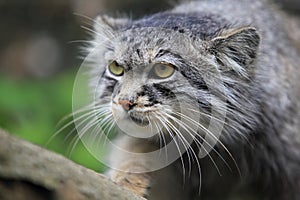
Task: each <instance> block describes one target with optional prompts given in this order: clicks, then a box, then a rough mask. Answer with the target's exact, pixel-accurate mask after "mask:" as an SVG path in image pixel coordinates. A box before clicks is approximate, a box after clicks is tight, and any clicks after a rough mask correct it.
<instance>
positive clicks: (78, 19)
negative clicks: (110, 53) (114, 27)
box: [0, 0, 300, 171]
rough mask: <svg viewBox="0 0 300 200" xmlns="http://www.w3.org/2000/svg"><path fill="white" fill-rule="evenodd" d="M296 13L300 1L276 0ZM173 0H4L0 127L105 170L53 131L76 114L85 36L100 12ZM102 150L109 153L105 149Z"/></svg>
mask: <svg viewBox="0 0 300 200" xmlns="http://www.w3.org/2000/svg"><path fill="white" fill-rule="evenodd" d="M249 1H251V0H249ZM276 2H277V3H278V4H279V5H280V6H282V7H283V8H284V9H286V11H287V12H289V13H291V14H295V15H297V14H299V13H300V1H299V0H276ZM174 3H175V2H174V1H173V2H171V3H170V1H169V0H66V1H63V0H52V1H49V0H0V24H1V26H0V127H2V128H4V129H7V130H8V131H10V132H12V133H14V134H16V135H17V136H19V137H21V138H24V139H27V140H29V141H31V142H34V143H37V144H39V145H45V144H46V143H47V142H48V143H49V144H48V145H47V147H48V148H50V149H52V150H54V151H57V152H60V153H66V152H67V153H68V154H69V155H70V157H71V158H72V159H74V160H75V161H77V162H79V163H81V164H84V165H86V166H87V167H90V168H93V169H95V170H97V171H102V170H103V166H101V165H100V164H99V162H98V161H96V160H95V159H94V158H93V157H92V156H90V155H89V154H88V153H87V152H86V150H85V149H84V147H83V146H82V145H81V144H79V145H76V148H75V149H74V150H72V146H74V145H73V144H74V140H72V138H73V137H67V139H66V134H68V133H69V132H70V130H71V129H72V126H71V127H69V128H68V129H67V130H66V131H64V132H61V133H60V134H57V136H56V137H55V138H54V139H53V138H51V135H53V134H54V133H55V131H56V130H57V129H58V128H57V127H59V126H56V125H57V123H58V121H59V120H60V119H62V118H63V117H64V116H65V115H67V114H69V113H71V103H72V102H71V100H72V87H73V81H74V77H75V75H76V71H77V69H78V68H79V65H80V64H81V60H80V59H79V58H78V56H79V55H81V54H80V51H79V47H80V46H82V45H83V43H82V42H80V41H82V40H87V39H88V38H89V37H90V36H89V35H88V34H87V32H86V31H85V30H84V28H82V26H85V27H90V26H91V24H92V21H91V20H90V19H88V18H92V19H93V18H94V17H95V16H96V15H98V14H104V13H105V14H108V15H111V16H123V15H126V16H130V17H132V18H137V17H141V16H143V15H146V14H150V13H152V12H157V11H162V10H165V9H166V8H170V7H171V5H173V4H174ZM99 153H105V152H104V151H103V152H99Z"/></svg>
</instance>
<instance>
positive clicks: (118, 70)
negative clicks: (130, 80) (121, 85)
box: [108, 61, 124, 76]
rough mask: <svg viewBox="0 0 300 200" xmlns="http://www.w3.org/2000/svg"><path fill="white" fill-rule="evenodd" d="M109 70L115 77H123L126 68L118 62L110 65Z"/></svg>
mask: <svg viewBox="0 0 300 200" xmlns="http://www.w3.org/2000/svg"><path fill="white" fill-rule="evenodd" d="M108 70H109V71H110V73H112V74H113V75H115V76H122V75H123V74H124V67H122V66H121V65H119V64H118V63H117V62H116V61H113V62H112V63H110V64H109V66H108Z"/></svg>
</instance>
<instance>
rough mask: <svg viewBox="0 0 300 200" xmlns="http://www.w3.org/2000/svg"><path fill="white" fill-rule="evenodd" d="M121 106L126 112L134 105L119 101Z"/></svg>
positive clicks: (126, 101)
mask: <svg viewBox="0 0 300 200" xmlns="http://www.w3.org/2000/svg"><path fill="white" fill-rule="evenodd" d="M119 104H120V105H121V106H122V107H123V109H124V110H129V109H130V108H131V107H132V105H133V103H131V102H130V101H128V100H119Z"/></svg>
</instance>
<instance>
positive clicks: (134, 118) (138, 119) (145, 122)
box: [129, 114, 149, 127]
mask: <svg viewBox="0 0 300 200" xmlns="http://www.w3.org/2000/svg"><path fill="white" fill-rule="evenodd" d="M129 117H130V119H131V120H132V121H133V123H136V124H137V125H138V126H144V127H145V126H148V125H149V120H148V119H145V118H144V117H138V116H136V115H134V114H132V115H129Z"/></svg>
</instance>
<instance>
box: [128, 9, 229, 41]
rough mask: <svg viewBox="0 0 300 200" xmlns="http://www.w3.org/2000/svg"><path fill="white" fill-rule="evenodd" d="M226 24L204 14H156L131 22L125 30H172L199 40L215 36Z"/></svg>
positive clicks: (220, 19)
mask: <svg viewBox="0 0 300 200" xmlns="http://www.w3.org/2000/svg"><path fill="white" fill-rule="evenodd" d="M216 19H217V20H216ZM227 24H228V23H227V22H226V21H225V20H224V19H222V18H221V17H216V16H213V15H212V14H206V13H189V14H183V13H168V12H165V13H158V14H155V15H152V16H148V17H145V18H142V19H140V20H137V21H133V22H132V23H131V24H129V25H128V26H126V27H124V29H125V30H128V29H134V28H146V27H161V28H166V29H172V30H175V31H178V32H179V33H186V34H188V35H190V36H197V37H199V38H200V39H209V38H212V37H214V36H216V35H217V34H218V33H219V32H220V31H221V30H222V29H224V28H226V27H227Z"/></svg>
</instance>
